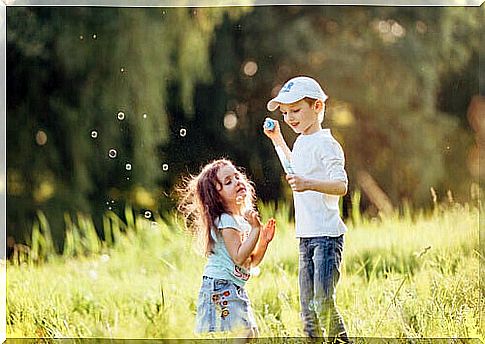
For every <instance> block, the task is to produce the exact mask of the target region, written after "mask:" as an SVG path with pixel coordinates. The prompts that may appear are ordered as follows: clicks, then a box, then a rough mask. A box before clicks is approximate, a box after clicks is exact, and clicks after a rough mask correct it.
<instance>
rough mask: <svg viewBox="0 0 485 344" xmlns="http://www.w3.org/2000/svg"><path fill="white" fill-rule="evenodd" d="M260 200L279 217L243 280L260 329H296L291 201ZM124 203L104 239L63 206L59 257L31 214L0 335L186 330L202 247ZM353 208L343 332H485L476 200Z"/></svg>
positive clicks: (12, 266)
mask: <svg viewBox="0 0 485 344" xmlns="http://www.w3.org/2000/svg"><path fill="white" fill-rule="evenodd" d="M261 209H262V210H261V214H262V216H263V219H265V220H266V219H267V218H268V217H269V216H273V217H275V218H276V220H277V234H276V237H275V239H274V241H273V242H272V244H271V246H270V247H269V251H268V252H267V255H266V257H265V260H264V261H263V262H262V264H261V266H260V274H259V275H258V276H253V277H251V279H250V281H249V282H248V285H247V289H248V293H249V295H250V298H251V300H252V303H253V307H254V310H255V313H256V320H257V323H258V326H259V329H260V336H261V337H280V336H301V335H302V331H301V322H300V318H299V301H298V280H297V273H298V249H297V240H296V239H295V238H294V231H293V223H291V222H290V221H289V209H288V207H285V206H280V207H279V208H278V210H277V211H276V210H275V207H274V206H271V205H266V206H262V207H261ZM127 214H128V216H127V221H126V222H127V223H123V222H121V221H120V220H119V219H118V218H117V217H116V216H115V215H114V214H108V215H107V216H106V218H105V222H104V232H105V236H106V238H107V240H106V241H105V242H101V241H99V240H98V239H97V238H96V236H95V235H94V234H93V231H94V227H93V225H92V223H91V222H90V220H89V219H86V218H83V217H81V216H80V217H79V218H77V219H70V218H67V217H66V223H67V234H66V246H65V249H64V252H65V254H64V255H63V256H58V255H54V254H53V253H52V247H51V244H50V239H49V235H48V232H49V231H48V224H47V222H46V219H44V218H43V217H42V216H40V217H39V221H38V223H37V227H35V226H34V233H33V237H34V238H33V239H34V241H33V245H32V248H31V252H30V254H29V256H19V257H17V260H18V261H17V263H9V264H8V266H7V338H14V337H54V338H63V337H111V338H192V337H194V335H193V332H192V331H193V326H194V318H195V305H196V301H197V300H196V298H197V293H198V288H199V286H200V282H201V273H202V270H203V267H204V262H205V260H204V258H203V257H202V256H200V255H199V254H198V253H197V249H196V246H195V245H194V242H193V241H192V240H191V238H190V237H188V236H187V234H186V233H185V232H184V231H183V230H182V225H181V223H180V222H179V221H177V219H176V217H175V215H173V216H172V218H171V219H170V220H168V221H165V222H164V221H162V220H161V219H158V221H157V222H150V221H147V220H145V219H143V218H133V217H132V215H130V214H131V211H130V210H129V209H128V210H127ZM354 218H355V217H354ZM359 218H360V217H357V218H355V219H356V220H355V221H354V222H355V223H352V222H351V221H349V223H348V227H349V231H348V233H347V235H346V242H345V250H344V261H343V274H342V278H341V281H340V284H339V287H338V295H337V303H338V305H339V308H340V311H341V313H342V315H343V317H344V319H345V322H346V325H347V330H348V332H349V335H350V336H352V337H398V338H402V337H412V338H421V337H441V338H443V337H468V338H470V337H471V338H480V339H481V340H484V338H485V336H484V332H483V324H480V309H481V307H482V308H483V304H481V305H480V302H483V301H481V298H480V289H479V260H480V259H481V258H480V255H479V209H477V208H476V207H469V206H463V205H458V204H452V205H449V206H447V207H439V208H438V207H437V209H436V211H435V212H434V213H432V214H429V215H422V214H421V215H414V216H411V215H409V214H407V215H404V216H394V217H389V218H384V219H379V220H370V219H369V220H366V219H359ZM42 260H43V261H42ZM19 261H20V262H19Z"/></svg>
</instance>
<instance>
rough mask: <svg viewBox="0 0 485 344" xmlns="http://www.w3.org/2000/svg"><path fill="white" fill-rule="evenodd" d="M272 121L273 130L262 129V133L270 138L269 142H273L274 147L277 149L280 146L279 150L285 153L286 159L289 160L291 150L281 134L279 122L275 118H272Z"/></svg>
mask: <svg viewBox="0 0 485 344" xmlns="http://www.w3.org/2000/svg"><path fill="white" fill-rule="evenodd" d="M273 122H274V128H273V130H268V129H264V130H263V131H264V134H265V135H266V136H268V137H269V138H270V139H271V142H273V145H274V146H275V149H276V150H278V148H281V151H282V152H283V154H284V155H285V157H286V159H287V160H288V161H291V150H290V148H288V145H287V144H286V141H285V139H284V138H283V135H282V134H281V129H280V123H279V122H278V121H276V120H273ZM280 159H281V158H280Z"/></svg>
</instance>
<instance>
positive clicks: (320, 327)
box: [299, 235, 347, 338]
mask: <svg viewBox="0 0 485 344" xmlns="http://www.w3.org/2000/svg"><path fill="white" fill-rule="evenodd" d="M343 246H344V236H343V235H341V236H339V237H328V236H325V237H313V238H301V239H300V260H299V264H300V268H299V283H300V305H301V310H302V313H301V316H302V320H303V329H304V331H305V334H306V335H307V336H309V337H319V336H322V335H323V333H322V332H323V331H325V330H326V334H327V336H328V337H330V338H337V337H340V338H347V333H346V331H345V326H344V321H343V319H342V316H341V315H340V313H339V312H338V310H337V305H336V303H335V291H336V287H337V283H338V280H339V278H340V263H341V261H342V252H343Z"/></svg>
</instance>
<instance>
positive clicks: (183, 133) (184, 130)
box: [180, 128, 187, 137]
mask: <svg viewBox="0 0 485 344" xmlns="http://www.w3.org/2000/svg"><path fill="white" fill-rule="evenodd" d="M185 135H187V129H185V128H182V129H180V136H182V137H184V136H185Z"/></svg>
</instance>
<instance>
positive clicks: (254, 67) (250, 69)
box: [243, 61, 258, 76]
mask: <svg viewBox="0 0 485 344" xmlns="http://www.w3.org/2000/svg"><path fill="white" fill-rule="evenodd" d="M243 71H244V74H246V75H247V76H253V75H254V74H256V72H257V71H258V64H257V63H256V62H255V61H248V62H246V63H245V64H244V67H243Z"/></svg>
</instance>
